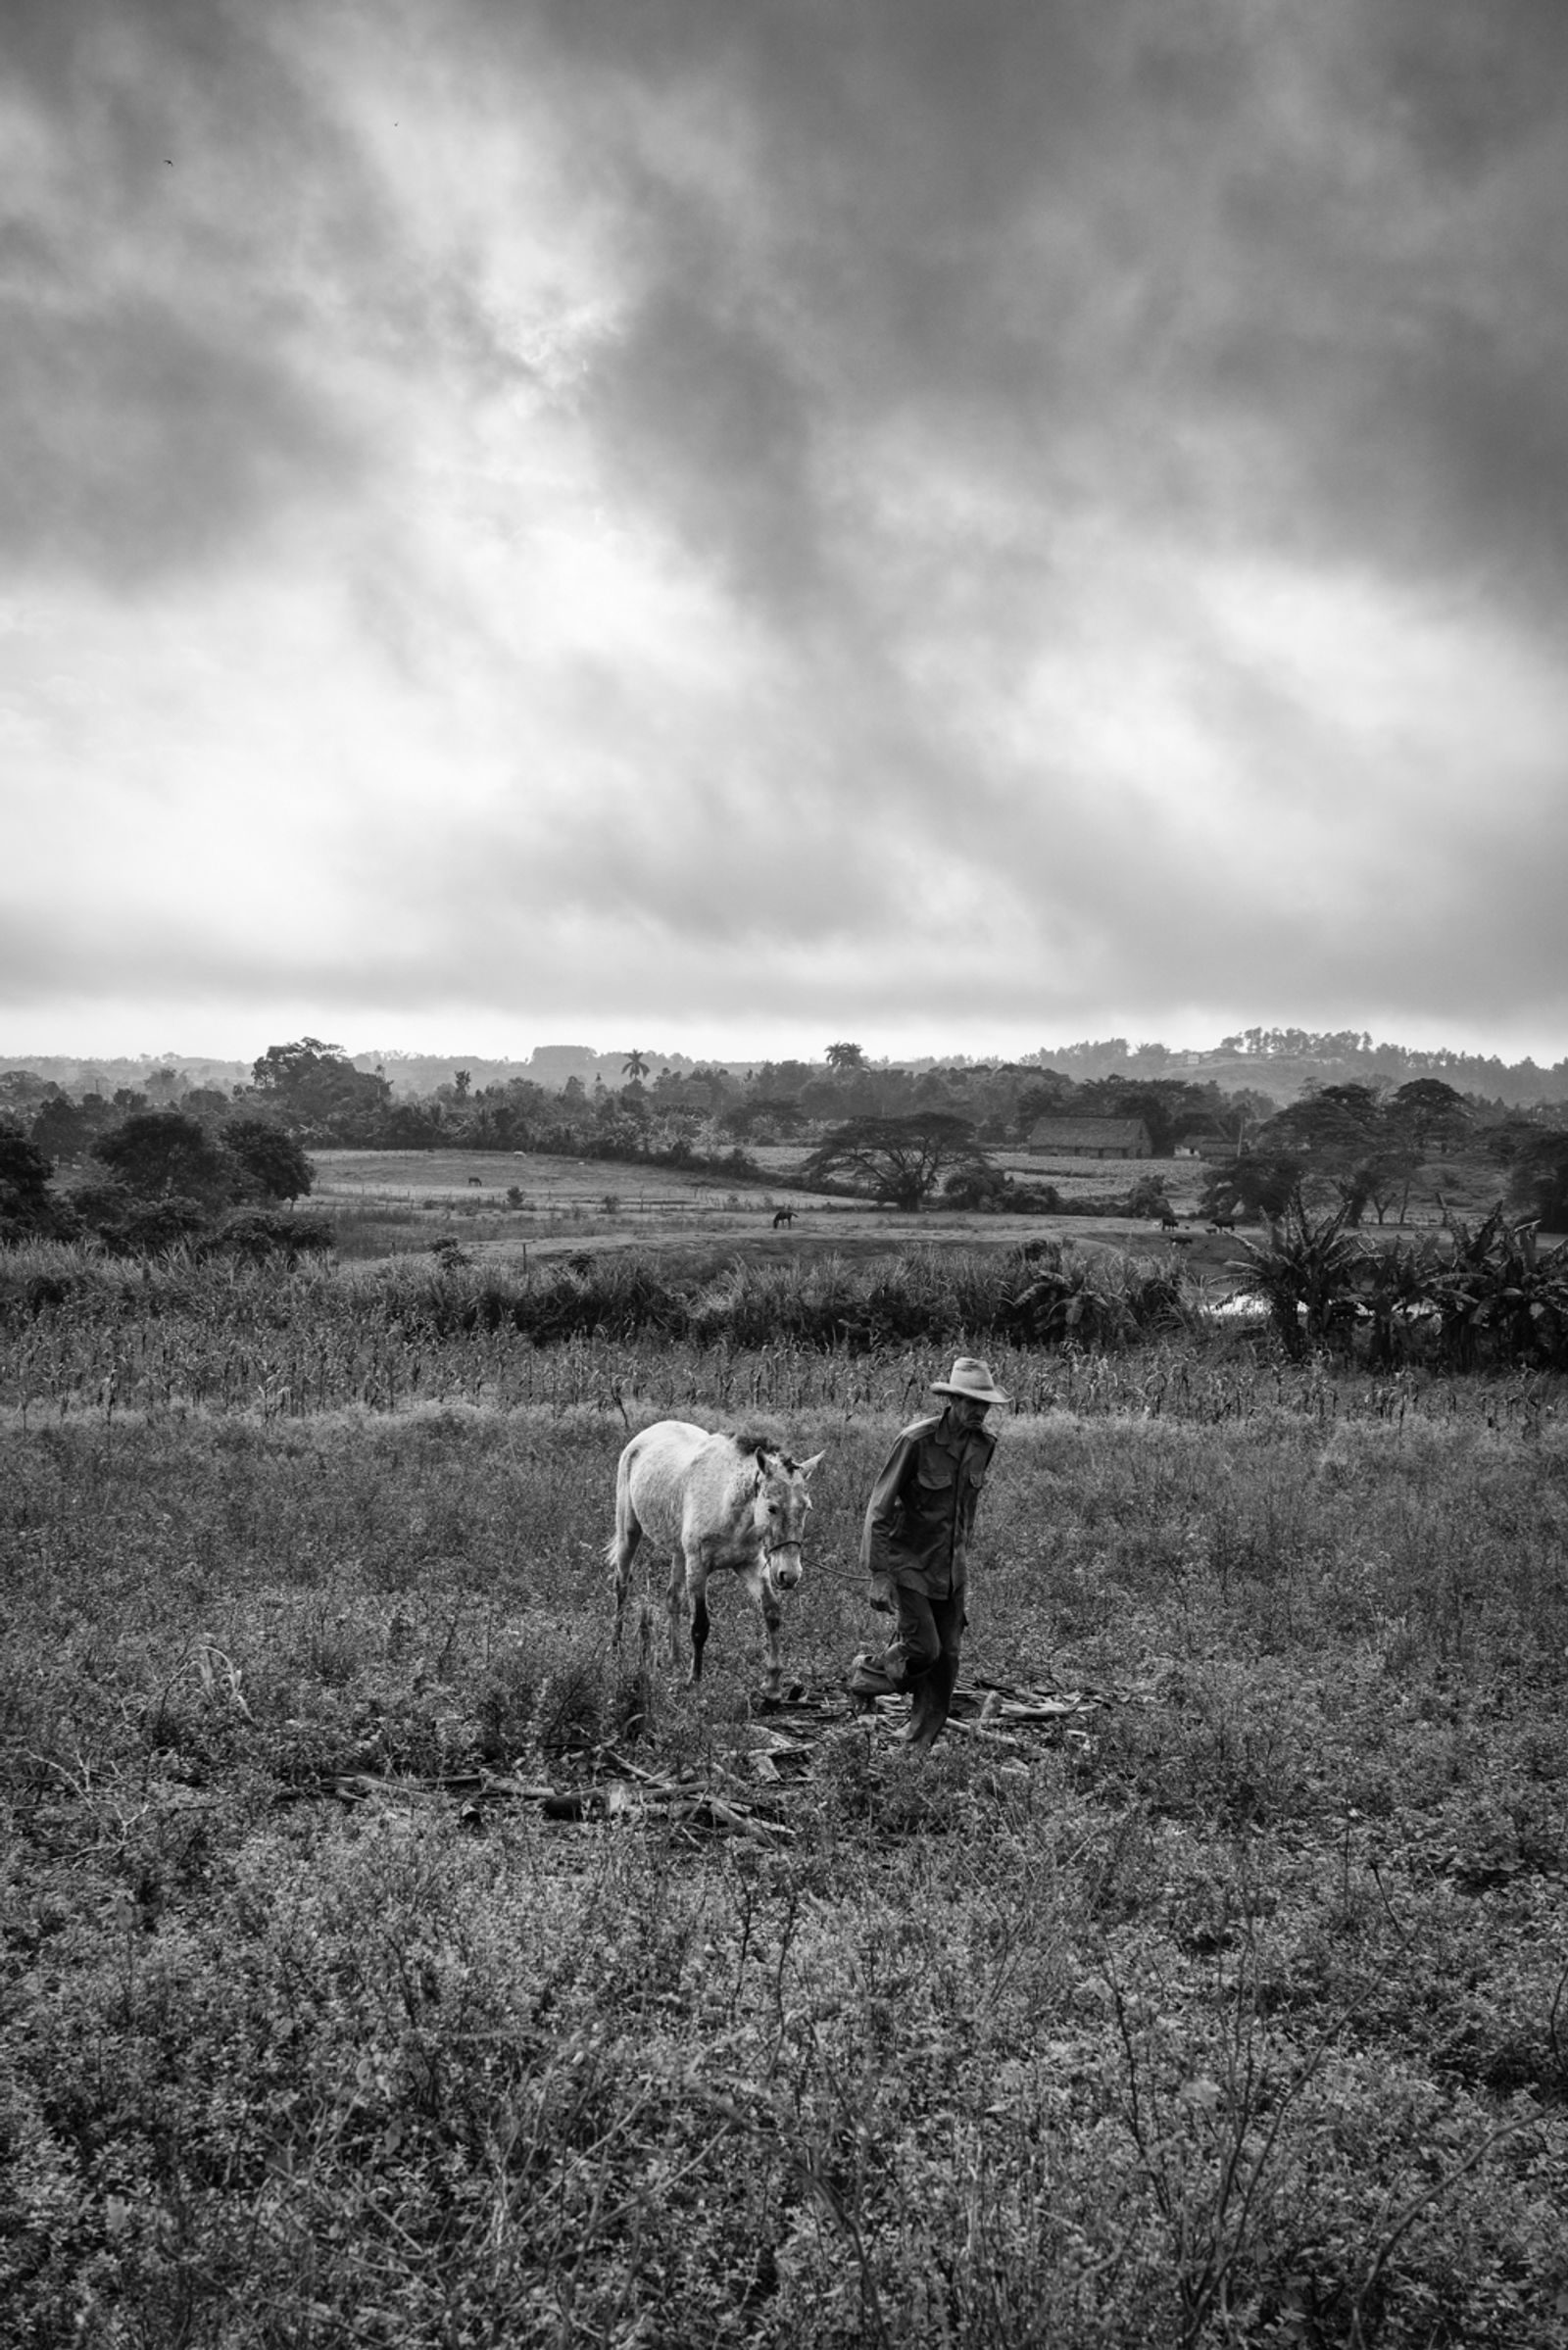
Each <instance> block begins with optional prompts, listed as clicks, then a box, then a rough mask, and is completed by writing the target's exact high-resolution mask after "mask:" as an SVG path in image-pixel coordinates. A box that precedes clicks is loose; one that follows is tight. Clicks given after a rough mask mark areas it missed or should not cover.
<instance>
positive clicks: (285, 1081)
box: [251, 1036, 392, 1143]
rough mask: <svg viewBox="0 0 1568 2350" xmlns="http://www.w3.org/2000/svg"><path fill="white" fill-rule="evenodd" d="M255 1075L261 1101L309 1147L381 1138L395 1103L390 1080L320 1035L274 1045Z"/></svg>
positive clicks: (256, 1064)
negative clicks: (388, 1110) (385, 1118)
mask: <svg viewBox="0 0 1568 2350" xmlns="http://www.w3.org/2000/svg"><path fill="white" fill-rule="evenodd" d="M251 1076H252V1079H253V1080H254V1084H255V1090H256V1092H257V1094H258V1095H259V1096H260V1098H261V1100H262V1101H263V1102H265V1103H266V1104H267V1106H268V1107H269V1108H270V1109H271V1110H273V1111H274V1112H275V1114H276V1116H277V1117H278V1119H279V1120H280V1121H281V1123H282V1124H283V1125H284V1126H285V1127H286V1128H287V1129H288V1131H289V1133H291V1134H294V1135H297V1136H298V1137H299V1139H300V1140H301V1141H302V1142H306V1143H310V1142H319V1143H331V1142H353V1141H356V1140H360V1139H366V1140H370V1139H378V1130H379V1125H380V1121H381V1119H382V1116H383V1114H384V1112H385V1110H386V1106H387V1104H388V1102H390V1101H391V1099H392V1088H391V1086H390V1085H389V1084H388V1082H387V1080H386V1079H385V1078H384V1077H375V1076H371V1075H369V1074H368V1073H367V1072H366V1071H365V1070H363V1069H357V1068H356V1067H355V1066H354V1063H353V1062H352V1061H351V1060H350V1059H349V1058H348V1057H347V1055H346V1054H345V1053H344V1052H343V1050H342V1048H341V1046H338V1045H323V1044H322V1042H321V1040H320V1038H319V1037H314V1036H306V1037H301V1038H300V1040H299V1042H298V1043H297V1044H293V1045H269V1047H268V1048H267V1051H266V1052H265V1053H263V1054H262V1056H261V1058H260V1060H258V1061H256V1062H254V1063H253V1064H252V1068H251Z"/></svg>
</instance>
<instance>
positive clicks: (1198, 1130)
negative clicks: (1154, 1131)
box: [1176, 1126, 1237, 1158]
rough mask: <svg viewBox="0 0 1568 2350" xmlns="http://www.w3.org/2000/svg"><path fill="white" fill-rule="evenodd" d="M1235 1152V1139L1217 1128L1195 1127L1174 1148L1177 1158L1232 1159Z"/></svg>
mask: <svg viewBox="0 0 1568 2350" xmlns="http://www.w3.org/2000/svg"><path fill="white" fill-rule="evenodd" d="M1236 1152H1237V1144H1236V1141H1235V1138H1234V1137H1233V1136H1231V1135H1228V1134H1222V1133H1221V1131H1220V1129H1219V1128H1218V1127H1217V1126H1195V1127H1193V1128H1192V1129H1191V1130H1190V1131H1189V1132H1188V1133H1186V1134H1184V1135H1183V1136H1182V1139H1181V1141H1180V1142H1179V1143H1178V1144H1177V1146H1176V1156H1177V1157H1178V1158H1234V1157H1235V1156H1236Z"/></svg>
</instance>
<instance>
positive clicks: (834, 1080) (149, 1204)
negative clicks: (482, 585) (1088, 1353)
mask: <svg viewBox="0 0 1568 2350" xmlns="http://www.w3.org/2000/svg"><path fill="white" fill-rule="evenodd" d="M1290 1033H1292V1034H1294V1032H1290ZM1257 1057H1258V1059H1259V1060H1260V1062H1265V1061H1266V1059H1267V1054H1266V1053H1261V1052H1260V1053H1258V1054H1257ZM621 1074H622V1077H623V1082H622V1084H621V1085H620V1086H618V1087H615V1088H612V1087H609V1086H606V1085H604V1084H603V1083H602V1082H596V1083H595V1084H594V1085H593V1086H592V1087H588V1086H585V1085H584V1084H583V1083H582V1081H581V1080H580V1079H578V1078H575V1077H573V1078H570V1079H568V1080H567V1081H566V1083H565V1084H564V1086H563V1087H562V1088H561V1089H560V1090H559V1091H556V1090H552V1089H550V1088H547V1087H545V1086H542V1085H539V1084H537V1083H535V1082H534V1081H532V1080H529V1079H521V1078H514V1079H512V1080H509V1081H508V1082H505V1083H501V1084H493V1085H489V1086H479V1087H475V1086H474V1085H473V1083H472V1080H471V1076H470V1073H469V1072H468V1071H467V1070H466V1069H463V1068H461V1067H457V1068H454V1070H453V1073H452V1076H451V1079H450V1081H448V1082H445V1083H442V1084H439V1085H437V1086H436V1087H435V1088H434V1089H433V1091H432V1092H431V1093H429V1094H428V1095H425V1096H421V1097H417V1098H414V1099H405V1100H401V1101H400V1100H396V1099H395V1098H394V1096H393V1091H392V1087H391V1085H390V1084H389V1082H388V1080H387V1079H386V1077H385V1076H384V1075H383V1074H381V1073H380V1072H379V1071H375V1072H370V1071H366V1070H362V1069H360V1068H359V1067H357V1066H356V1064H355V1062H354V1061H353V1060H352V1059H351V1058H350V1057H349V1056H348V1055H347V1054H346V1053H344V1052H343V1051H342V1050H341V1048H340V1047H338V1046H336V1045H332V1044H327V1043H325V1042H323V1041H322V1040H321V1039H319V1038H317V1037H310V1036H307V1037H302V1038H300V1039H298V1040H296V1041H294V1042H292V1043H288V1044H280V1045H270V1046H269V1047H268V1049H267V1050H266V1052H265V1053H262V1054H261V1055H260V1056H259V1057H258V1058H257V1060H256V1061H255V1062H254V1064H253V1065H252V1069H251V1081H250V1083H249V1085H246V1086H239V1087H236V1088H234V1089H233V1090H232V1091H231V1092H230V1093H228V1094H225V1093H223V1092H222V1091H221V1089H219V1088H217V1087H212V1086H206V1087H196V1088H192V1089H189V1090H188V1091H186V1092H185V1093H184V1094H183V1095H182V1096H180V1097H179V1098H178V1099H177V1100H173V1101H171V1100H170V1099H169V1098H168V1095H169V1089H168V1088H167V1086H166V1087H165V1088H164V1089H163V1093H164V1099H163V1100H162V1101H160V1102H153V1101H152V1100H151V1099H150V1098H149V1095H148V1094H147V1093H144V1092H141V1091H139V1090H136V1089H130V1088H121V1089H117V1091H116V1092H115V1094H114V1095H113V1096H112V1097H111V1098H107V1099H106V1098H105V1097H104V1096H102V1095H101V1094H95V1093H92V1092H87V1093H84V1094H82V1095H81V1096H80V1097H78V1098H75V1099H73V1098H72V1097H71V1096H70V1095H68V1094H67V1093H66V1092H65V1091H64V1090H63V1089H62V1088H61V1087H59V1086H58V1085H53V1084H50V1085H42V1086H40V1084H39V1083H38V1081H36V1080H33V1079H28V1080H27V1081H26V1083H25V1085H24V1084H21V1083H19V1082H15V1081H17V1080H19V1079H21V1078H22V1077H23V1076H24V1075H25V1073H23V1072H16V1071H12V1072H6V1073H0V1137H3V1141H0V1235H6V1236H9V1237H16V1236H17V1235H18V1234H19V1233H21V1232H32V1231H38V1230H42V1229H55V1228H64V1227H65V1226H67V1225H69V1224H70V1222H71V1220H72V1218H73V1216H74V1217H77V1218H82V1217H85V1218H86V1219H87V1221H88V1225H89V1228H90V1229H92V1230H94V1231H97V1232H98V1233H99V1234H100V1236H101V1237H103V1238H105V1239H106V1240H108V1241H110V1242H111V1243H112V1244H114V1243H117V1242H119V1241H122V1240H127V1239H135V1238H136V1237H137V1236H143V1235H145V1232H146V1231H147V1230H148V1229H149V1228H150V1226H156V1228H157V1229H158V1230H159V1231H160V1232H166V1233H168V1235H169V1237H176V1235H175V1234H174V1232H173V1230H172V1228H173V1227H174V1226H176V1225H177V1224H178V1222H179V1219H180V1217H181V1216H183V1217H184V1219H185V1222H186V1225H187V1228H188V1229H189V1230H190V1231H192V1232H194V1231H197V1230H205V1229H207V1228H209V1227H210V1226H211V1225H212V1224H213V1222H214V1219H215V1217H218V1216H220V1215H231V1214H233V1213H235V1212H237V1211H250V1212H251V1214H252V1216H253V1217H254V1214H255V1213H257V1212H260V1211H264V1210H266V1209H268V1208H269V1207H270V1206H275V1205H276V1204H277V1203H279V1202H283V1201H288V1200H292V1199H298V1198H300V1197H303V1196H304V1194H305V1193H306V1192H308V1190H309V1188H310V1172H309V1165H308V1161H307V1158H306V1155H305V1154H306V1152H307V1151H309V1150H311V1149H328V1148H339V1149H361V1150H368V1149H376V1150H405V1151H410V1150H433V1149H436V1148H442V1149H446V1150H459V1151H463V1150H471V1151H528V1152H531V1151H542V1152H548V1153H559V1154H564V1155H573V1156H590V1157H599V1158H606V1159H618V1160H629V1161H655V1162H659V1163H662V1164H666V1165H674V1166H681V1167H690V1168H694V1169H695V1168H709V1169H711V1170H713V1171H716V1172H721V1173H725V1174H728V1175H730V1176H732V1177H734V1178H736V1179H742V1178H745V1177H747V1176H752V1177H757V1176H759V1175H760V1173H761V1169H760V1165H759V1163H758V1162H757V1160H756V1159H755V1158H754V1156H753V1155H752V1154H753V1152H754V1151H756V1150H757V1149H758V1148H760V1147H763V1146H777V1145H786V1146H790V1145H793V1146H798V1147H799V1149H800V1151H801V1158H800V1160H799V1161H798V1162H797V1166H796V1169H795V1173H796V1178H797V1180H800V1181H802V1182H804V1183H807V1184H809V1185H810V1186H812V1187H813V1188H825V1189H844V1190H848V1191H851V1192H858V1193H864V1194H866V1195H868V1196H871V1197H875V1198H878V1199H885V1200H888V1201H890V1202H891V1203H893V1204H897V1205H901V1206H919V1205H921V1204H922V1203H923V1202H924V1201H926V1200H927V1199H931V1198H933V1197H936V1198H940V1199H947V1200H949V1201H951V1202H952V1203H953V1204H954V1205H956V1206H961V1207H965V1208H969V1209H975V1208H979V1209H982V1210H983V1209H986V1208H991V1209H996V1210H1000V1211H1005V1210H1007V1209H1013V1210H1017V1211H1022V1212H1050V1210H1051V1208H1052V1207H1053V1206H1054V1205H1056V1204H1059V1202H1058V1201H1057V1200H1056V1199H1055V1197H1054V1194H1052V1191H1051V1187H1050V1186H1049V1185H1046V1184H1029V1183H1027V1182H1024V1183H1020V1182H1019V1181H1017V1179H1016V1178H1014V1177H1012V1176H1009V1175H1007V1174H1005V1172H1004V1171H1003V1170H1002V1169H1001V1168H999V1166H998V1165H997V1163H996V1160H995V1157H994V1156H993V1153H994V1152H995V1151H998V1150H1000V1149H1003V1148H1005V1147H1009V1146H1010V1147H1013V1148H1016V1147H1017V1146H1018V1145H1020V1144H1022V1143H1024V1142H1026V1141H1027V1140H1028V1138H1029V1136H1030V1135H1031V1133H1032V1132H1033V1131H1034V1129H1035V1127H1036V1125H1037V1124H1038V1122H1039V1121H1040V1120H1041V1119H1042V1118H1050V1117H1053V1116H1072V1117H1112V1118H1119V1119H1131V1120H1139V1121H1141V1122H1142V1124H1143V1125H1144V1126H1145V1128H1146V1129H1147V1131H1148V1134H1149V1138H1150V1144H1151V1148H1152V1154H1153V1155H1154V1156H1155V1157H1156V1158H1165V1157H1168V1156H1169V1155H1170V1154H1171V1153H1172V1151H1175V1150H1177V1149H1178V1148H1180V1147H1182V1146H1183V1145H1187V1146H1188V1147H1189V1148H1193V1149H1197V1150H1200V1151H1201V1155H1202V1156H1203V1158H1204V1159H1205V1161H1207V1162H1208V1165H1209V1167H1210V1170H1211V1172H1210V1179H1209V1184H1208V1189H1207V1192H1206V1194H1205V1197H1204V1206H1205V1209H1206V1210H1207V1212H1209V1213H1210V1214H1214V1215H1224V1216H1227V1217H1231V1216H1236V1217H1241V1218H1244V1219H1245V1218H1253V1219H1256V1218H1262V1217H1277V1216H1279V1215H1281V1214H1283V1213H1284V1212H1285V1211H1286V1210H1287V1208H1288V1207H1290V1206H1291V1205H1293V1203H1294V1204H1298V1205H1299V1204H1303V1203H1308V1202H1309V1201H1310V1200H1311V1199H1314V1198H1319V1199H1321V1198H1322V1197H1324V1196H1325V1195H1327V1196H1328V1197H1330V1198H1331V1199H1332V1201H1333V1203H1334V1204H1335V1206H1336V1207H1337V1208H1338V1207H1343V1208H1344V1210H1345V1212H1346V1215H1347V1219H1348V1222H1349V1223H1351V1224H1352V1225H1353V1224H1358V1223H1360V1222H1361V1221H1362V1220H1363V1218H1364V1217H1365V1216H1366V1215H1367V1214H1368V1213H1371V1214H1373V1215H1375V1216H1376V1218H1377V1220H1378V1221H1379V1222H1381V1221H1383V1220H1384V1219H1385V1217H1387V1216H1389V1215H1391V1214H1392V1215H1394V1216H1395V1219H1396V1220H1398V1211H1399V1210H1400V1209H1402V1205H1403V1203H1404V1200H1405V1199H1406V1198H1407V1196H1408V1192H1409V1187H1410V1183H1411V1180H1412V1178H1413V1176H1414V1175H1415V1173H1416V1172H1417V1170H1418V1169H1420V1168H1421V1167H1423V1166H1425V1165H1428V1164H1429V1163H1430V1162H1431V1160H1432V1159H1433V1158H1434V1157H1435V1156H1436V1157H1443V1156H1445V1155H1446V1154H1448V1153H1450V1152H1457V1151H1474V1150H1476V1149H1478V1148H1484V1149H1486V1150H1487V1151H1490V1152H1491V1153H1492V1155H1493V1156H1494V1157H1495V1158H1496V1160H1497V1161H1498V1163H1499V1166H1500V1167H1501V1168H1503V1169H1505V1170H1506V1173H1507V1179H1508V1181H1509V1184H1510V1188H1511V1196H1512V1197H1513V1199H1514V1200H1515V1202H1516V1203H1517V1204H1519V1205H1520V1206H1522V1207H1524V1208H1526V1209H1527V1210H1529V1211H1530V1212H1533V1213H1536V1214H1539V1215H1540V1216H1542V1217H1543V1219H1544V1220H1545V1221H1546V1222H1548V1223H1549V1224H1551V1225H1553V1226H1554V1227H1559V1228H1560V1227H1561V1226H1563V1225H1564V1224H1568V1131H1565V1129H1568V1104H1555V1105H1550V1106H1548V1107H1546V1108H1541V1109H1537V1110H1535V1111H1533V1112H1531V1113H1526V1114H1521V1113H1517V1112H1514V1113H1510V1112H1508V1111H1507V1110H1506V1109H1505V1108H1504V1106H1503V1104H1502V1103H1500V1102H1496V1101H1489V1100H1488V1099H1486V1098H1485V1097H1482V1096H1476V1095H1468V1096H1467V1095H1463V1094H1460V1093H1459V1092H1458V1091H1457V1090H1456V1089H1455V1088H1454V1087H1452V1086H1450V1085H1449V1084H1447V1083H1446V1082H1445V1081H1444V1080H1442V1079H1439V1078H1434V1077H1420V1078H1414V1079H1410V1080H1408V1081H1407V1082H1406V1083H1404V1084H1403V1085H1400V1086H1398V1087H1397V1088H1393V1089H1390V1088H1389V1087H1387V1086H1382V1085H1378V1084H1374V1083H1362V1082H1353V1081H1352V1082H1347V1083H1343V1084H1334V1085H1327V1086H1321V1087H1318V1088H1317V1089H1315V1090H1313V1091H1311V1092H1309V1093H1307V1094H1305V1095H1303V1096H1302V1097H1301V1098H1300V1099H1299V1100H1298V1101H1296V1102H1289V1103H1286V1104H1284V1105H1282V1104H1281V1103H1280V1102H1278V1101H1277V1100H1276V1099H1275V1098H1274V1097H1272V1096H1270V1095H1268V1094H1266V1093H1264V1092H1262V1091H1261V1090H1258V1089H1252V1088H1246V1089H1242V1090H1240V1091H1237V1090H1226V1089H1223V1088H1222V1087H1220V1086H1219V1085H1218V1084H1217V1083H1216V1082H1214V1081H1212V1080H1204V1081H1200V1080H1197V1079H1194V1078H1191V1077H1139V1076H1128V1075H1123V1074H1116V1073H1112V1074H1109V1075H1103V1076H1091V1077H1074V1076H1072V1075H1071V1074H1070V1073H1069V1072H1068V1071H1067V1070H1064V1069H1054V1068H1046V1067H1042V1066H1040V1065H1038V1064H1037V1063H1036V1062H1034V1061H1032V1060H1031V1061H1013V1062H996V1063H986V1062H976V1063H971V1062H961V1063H955V1064H953V1065H951V1066H931V1067H923V1068H920V1069H907V1068H893V1067H877V1066H873V1065H871V1064H870V1063H869V1062H868V1061H867V1059H866V1057H865V1054H864V1053H863V1052H862V1050H861V1048H860V1047H859V1046H858V1045H857V1044H854V1043H851V1042H849V1041H847V1040H839V1041H836V1042H835V1043H833V1044H831V1045H829V1046H828V1047H827V1048H826V1050H825V1052H824V1054H823V1057H822V1059H821V1060H820V1061H819V1062H808V1061H802V1060H778V1061H762V1062H760V1063H759V1064H758V1065H757V1066H756V1067H754V1068H752V1069H749V1070H746V1071H745V1072H742V1073H738V1072H736V1071H734V1070H731V1069H728V1068H722V1067H719V1066H717V1065H712V1066H703V1065H698V1066H696V1067H693V1068H684V1069H680V1070H675V1069H670V1068H667V1067H666V1068H663V1069H659V1070H656V1069H655V1068H654V1067H653V1065H652V1064H651V1062H650V1061H649V1059H648V1057H647V1056H646V1055H645V1054H643V1053H639V1052H637V1051H636V1050H635V1049H634V1050H632V1051H630V1052H628V1053H627V1054H626V1055H625V1058H624V1061H623V1063H622V1071H621ZM63 1163H64V1164H68V1165H69V1164H74V1165H75V1167H76V1169H77V1171H78V1174H79V1172H80V1171H81V1170H82V1169H83V1168H85V1169H86V1170H87V1171H88V1173H89V1176H90V1180H89V1181H87V1182H85V1183H83V1182H80V1181H78V1182H77V1183H76V1184H74V1185H73V1188H72V1190H71V1191H70V1194H69V1197H61V1196H60V1195H59V1194H58V1193H56V1192H54V1191H52V1190H51V1188H50V1176H51V1174H52V1173H53V1171H54V1170H55V1168H56V1167H58V1166H59V1165H61V1164H63ZM768 1180H770V1181H772V1182H775V1183H777V1182H781V1181H783V1180H785V1178H784V1177H783V1176H782V1175H781V1173H780V1171H779V1170H778V1169H777V1168H776V1167H774V1168H772V1169H770V1170H769V1172H768ZM1128 1199H1129V1202H1130V1203H1132V1205H1133V1207H1134V1212H1139V1211H1140V1210H1141V1211H1142V1212H1150V1213H1157V1212H1158V1210H1159V1205H1160V1192H1159V1186H1158V1184H1157V1182H1156V1183H1153V1184H1152V1185H1151V1182H1150V1180H1149V1179H1148V1178H1145V1179H1143V1180H1142V1182H1141V1183H1136V1184H1135V1185H1134V1186H1133V1189H1132V1191H1130V1192H1129V1195H1128Z"/></svg>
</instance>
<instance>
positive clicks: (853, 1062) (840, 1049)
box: [824, 1043, 865, 1069]
mask: <svg viewBox="0 0 1568 2350" xmlns="http://www.w3.org/2000/svg"><path fill="white" fill-rule="evenodd" d="M824 1057H825V1058H826V1061H827V1065H828V1067H829V1068H830V1069H863V1068H864V1067H865V1053H864V1052H863V1051H862V1049H861V1048H860V1047H859V1046H858V1045H847V1044H842V1043H841V1044H837V1045H829V1047H828V1049H827V1053H826V1054H825V1056H824Z"/></svg>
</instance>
